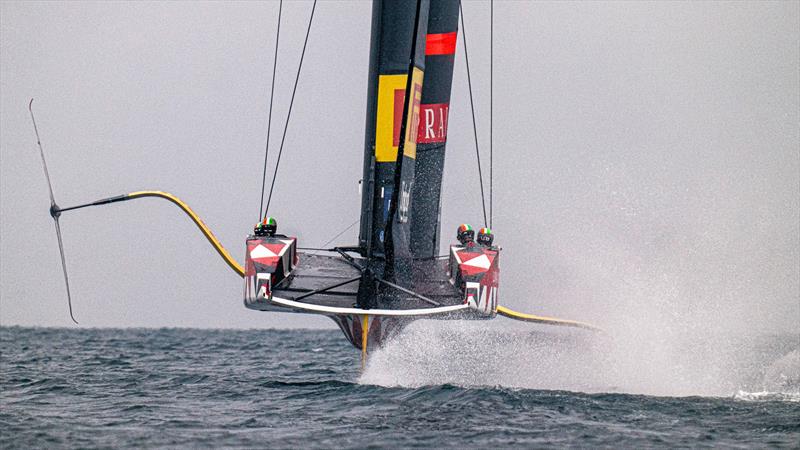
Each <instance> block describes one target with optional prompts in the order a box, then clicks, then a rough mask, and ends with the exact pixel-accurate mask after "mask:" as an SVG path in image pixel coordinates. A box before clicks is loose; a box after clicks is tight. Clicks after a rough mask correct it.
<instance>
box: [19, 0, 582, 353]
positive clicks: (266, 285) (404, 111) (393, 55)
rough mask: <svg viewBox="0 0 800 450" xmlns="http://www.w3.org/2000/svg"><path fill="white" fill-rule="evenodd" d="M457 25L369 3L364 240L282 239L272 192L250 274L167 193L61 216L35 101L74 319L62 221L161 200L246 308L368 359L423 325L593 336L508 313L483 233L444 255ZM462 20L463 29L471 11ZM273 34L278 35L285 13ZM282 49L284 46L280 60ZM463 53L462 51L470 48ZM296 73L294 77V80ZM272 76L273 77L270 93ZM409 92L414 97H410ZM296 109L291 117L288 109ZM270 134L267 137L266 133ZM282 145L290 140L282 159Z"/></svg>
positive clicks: (395, 1)
mask: <svg viewBox="0 0 800 450" xmlns="http://www.w3.org/2000/svg"><path fill="white" fill-rule="evenodd" d="M315 7H316V0H315V2H314V7H313V8H315ZM313 8H312V12H311V16H310V19H309V24H308V27H309V28H308V32H307V33H306V42H305V44H304V47H303V50H304V52H303V55H304V54H305V45H306V44H307V42H308V35H309V32H310V30H311V22H312V20H313V16H314V9H313ZM459 16H460V2H459V1H458V0H402V1H401V0H373V5H372V37H371V45H370V57H369V83H368V87H367V112H366V136H365V144H364V167H363V178H362V180H361V185H362V195H361V219H360V232H359V238H358V244H357V245H352V246H338V247H333V248H327V249H325V248H323V249H304V248H301V247H299V246H298V238H297V237H291V236H284V235H279V234H277V233H276V229H275V228H276V224H275V221H274V219H272V218H268V217H267V213H268V210H269V201H270V199H271V197H272V189H270V196H269V199H268V201H267V207H266V209H264V210H263V215H262V213H261V212H259V220H260V222H259V224H258V225H257V226H256V229H255V231H254V233H253V234H252V235H250V236H249V237H248V238H247V241H246V254H245V263H244V265H241V264H239V263H238V262H237V261H236V260H235V259H234V258H233V257H232V256H231V255H230V253H228V251H227V250H226V249H225V248H224V247H223V246H222V245H221V244H220V242H219V241H218V240H217V238H216V237H215V236H214V234H213V233H212V232H211V230H209V229H208V227H207V226H206V225H205V224H204V223H203V221H202V220H200V218H199V217H198V216H197V214H195V212H194V211H192V210H191V209H190V208H189V207H188V206H187V205H186V204H185V203H184V202H183V201H181V200H180V199H178V198H177V197H175V196H173V195H171V194H168V193H165V192H161V191H139V192H132V193H129V194H124V195H119V196H116V197H109V198H104V199H101V200H97V201H94V202H91V203H86V204H82V205H77V206H72V207H67V208H59V207H58V205H57V204H56V202H55V198H54V196H53V189H52V185H51V183H50V177H49V174H48V172H47V165H46V163H45V159H44V152H43V150H42V146H41V141H40V139H39V132H38V129H37V128H36V122H35V119H34V117H33V110H32V102H33V100H31V104H29V109H30V111H31V119H32V121H33V126H34V130H35V132H36V138H37V144H38V147H39V152H40V155H41V158H42V164H43V167H44V171H45V176H46V178H47V182H48V187H49V189H50V204H51V206H50V214H51V216H52V217H53V219H54V220H55V226H56V234H57V237H58V244H59V249H60V251H61V262H62V267H63V270H64V280H65V283H66V288H67V298H68V304H69V312H70V317H71V318H72V320H73V321H75V318H74V315H73V312H72V301H71V297H70V293H69V279H68V277H67V271H66V263H65V259H64V250H63V243H62V237H61V230H60V225H59V218H60V215H61V214H62V213H63V212H66V211H70V210H75V209H80V208H84V207H89V206H98V205H105V204H109V203H115V202H119V201H126V200H132V199H137V198H145V197H158V198H162V199H166V200H169V201H170V202H172V203H174V204H175V205H177V206H178V207H180V208H181V209H182V210H183V211H184V212H185V213H186V214H188V215H189V217H190V218H191V219H192V220H193V221H194V223H195V224H196V225H197V226H198V227H199V228H200V230H201V231H202V233H203V234H204V235H205V237H206V238H207V239H208V241H209V242H210V243H211V244H212V245H213V246H214V248H215V249H216V250H217V252H218V253H219V254H220V256H222V258H223V259H224V260H225V262H226V263H227V264H228V265H229V266H230V268H231V269H233V270H234V271H235V272H236V273H237V274H239V275H240V276H242V277H243V278H244V304H245V306H246V307H247V308H250V309H253V310H258V311H269V312H283V313H286V312H289V313H305V314H321V315H325V316H328V317H330V318H331V319H333V321H334V322H336V324H337V325H338V326H339V328H341V330H342V331H343V332H344V335H345V336H346V337H347V339H348V341H350V343H351V344H353V345H354V346H355V347H356V348H358V349H361V351H362V356H363V357H364V358H365V357H366V355H367V351H368V349H369V348H371V347H373V346H379V345H381V344H382V343H383V342H385V341H386V340H387V339H388V338H389V337H390V336H392V335H393V334H394V333H396V332H397V331H399V330H401V329H402V328H403V327H404V326H405V325H407V324H408V323H410V321H412V320H413V319H417V318H423V317H425V318H439V319H466V320H476V319H477V320H484V319H491V318H494V317H495V316H496V315H497V314H500V315H503V316H505V317H508V318H511V319H515V320H522V321H528V322H538V323H544V324H550V325H559V326H572V327H582V328H588V329H594V327H592V326H591V325H588V324H585V323H582V322H577V321H570V320H561V319H554V318H548V317H541V316H536V315H531V314H523V313H518V312H515V311H512V310H510V309H508V308H505V307H503V306H500V305H499V304H498V292H499V281H500V266H499V261H500V253H501V249H500V248H499V247H496V246H493V245H492V242H491V234H490V233H491V231H488V232H487V230H488V229H486V230H482V234H481V238H484V239H482V242H477V243H476V242H475V241H474V239H473V238H474V232H473V231H472V230H471V228H469V227H467V226H463V225H462V226H461V227H459V234H458V236H459V242H458V243H456V244H453V245H450V246H449V251H448V252H447V254H446V255H443V256H439V239H440V209H441V187H442V171H443V168H444V159H445V145H446V142H447V125H448V113H449V104H450V94H451V85H452V80H453V66H454V61H455V50H456V41H457V33H458V24H459ZM461 20H462V28H463V14H462V17H461ZM277 30H278V36H279V33H280V13H279V17H278V28H277ZM462 32H463V30H462ZM277 48H278V43H277V40H276V58H277ZM464 49H465V54H466V43H465V46H464ZM300 68H302V56H301V60H300ZM467 70H469V65H468V64H467ZM299 74H300V69H299V68H298V78H299ZM274 79H275V77H274V72H273V90H274ZM423 81H424V83H423ZM296 82H297V80H295V89H296V87H297V85H296ZM409 92H410V93H411V95H406V93H409ZM470 95H471V92H470ZM292 97H293V98H294V93H293V96H292ZM289 108H290V109H289V112H290V113H291V104H290V107H289ZM271 116H272V105H271V103H270V119H271ZM473 120H474V114H473ZM287 126H288V118H287ZM268 130H269V129H268ZM267 134H268V137H269V131H268V132H267ZM284 138H285V130H284ZM267 142H269V139H268V140H267ZM267 145H268V144H267ZM282 147H283V142H282V144H281V151H282ZM268 148H269V147H268V146H267V151H268ZM476 149H477V147H476ZM279 162H280V153H279V154H278V163H279ZM278 163H276V174H277V164H278ZM478 163H479V164H480V160H478ZM263 180H266V156H265V176H264V178H263ZM263 186H264V185H263V184H262V206H263V192H264V189H263ZM273 187H274V176H273ZM481 190H482V191H483V181H482V179H481ZM485 216H486V214H485V207H484V219H485ZM76 323H77V321H76Z"/></svg>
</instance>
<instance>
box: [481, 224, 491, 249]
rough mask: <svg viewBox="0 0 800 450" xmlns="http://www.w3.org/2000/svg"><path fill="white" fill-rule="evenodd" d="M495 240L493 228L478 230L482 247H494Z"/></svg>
mask: <svg viewBox="0 0 800 450" xmlns="http://www.w3.org/2000/svg"><path fill="white" fill-rule="evenodd" d="M493 240H494V234H493V233H492V229H491V228H485V227H484V228H481V229H480V230H478V243H479V244H481V245H485V246H486V247H491V246H492V241H493Z"/></svg>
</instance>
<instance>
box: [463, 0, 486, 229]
mask: <svg viewBox="0 0 800 450" xmlns="http://www.w3.org/2000/svg"><path fill="white" fill-rule="evenodd" d="M458 9H459V11H460V12H461V36H463V37H464V39H463V40H464V61H465V62H466V63H467V85H468V86H469V106H470V109H471V110H472V131H473V134H474V136H475V156H476V159H477V160H478V182H479V183H480V185H481V205H482V206H483V226H489V225H488V221H487V220H486V195H485V194H484V192H483V171H482V170H481V152H480V150H479V148H478V125H477V122H476V121H475V102H474V100H473V99H472V78H471V77H470V71H469V54H468V53H467V28H466V27H465V26H464V8H463V7H462V6H461V2H460V1H459V2H458Z"/></svg>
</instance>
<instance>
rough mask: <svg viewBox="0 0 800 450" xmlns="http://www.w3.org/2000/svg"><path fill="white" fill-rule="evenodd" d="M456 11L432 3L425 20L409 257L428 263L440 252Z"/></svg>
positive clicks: (451, 0)
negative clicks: (424, 259)
mask: <svg viewBox="0 0 800 450" xmlns="http://www.w3.org/2000/svg"><path fill="white" fill-rule="evenodd" d="M458 5H459V2H458V0H431V5H430V12H429V15H428V33H427V39H426V45H425V86H424V87H423V89H422V105H421V106H420V114H419V129H418V134H417V160H416V165H415V176H414V190H413V193H412V201H411V236H412V239H411V252H412V254H413V256H414V258H417V259H420V258H432V257H434V256H437V255H438V252H439V217H440V213H441V190H442V171H443V169H444V155H445V145H446V144H447V123H448V113H449V111H450V91H451V87H452V84H453V64H454V61H455V50H456V36H457V34H458V14H459V8H458Z"/></svg>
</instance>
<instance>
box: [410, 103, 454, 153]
mask: <svg viewBox="0 0 800 450" xmlns="http://www.w3.org/2000/svg"><path fill="white" fill-rule="evenodd" d="M449 112H450V105H449V104H448V103H434V104H429V105H421V107H420V113H421V116H422V119H423V121H422V122H421V123H420V124H419V129H418V133H417V143H418V144H436V143H442V142H446V141H447V118H448V114H449Z"/></svg>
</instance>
